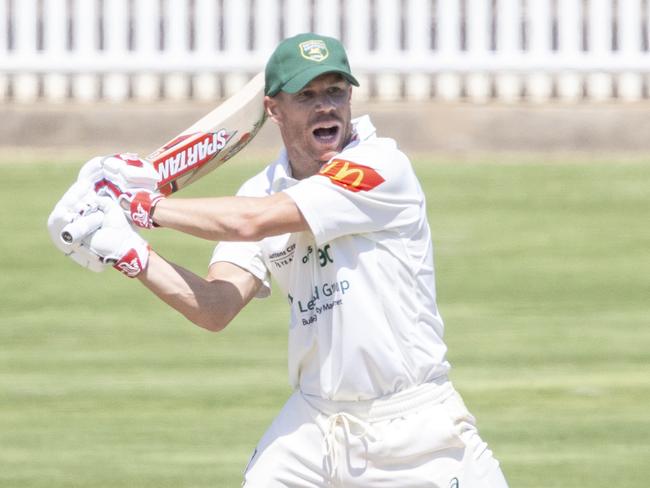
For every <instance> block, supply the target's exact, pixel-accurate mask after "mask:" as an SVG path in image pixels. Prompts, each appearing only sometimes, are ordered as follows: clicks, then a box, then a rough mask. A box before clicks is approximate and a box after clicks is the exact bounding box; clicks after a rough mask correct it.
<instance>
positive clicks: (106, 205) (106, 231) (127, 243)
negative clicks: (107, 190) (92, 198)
mask: <svg viewBox="0 0 650 488" xmlns="http://www.w3.org/2000/svg"><path fill="white" fill-rule="evenodd" d="M99 207H100V210H101V211H103V212H104V220H103V222H102V226H101V227H100V228H99V229H98V230H97V231H95V232H94V233H93V234H91V235H90V236H89V237H88V238H86V239H84V241H83V244H84V245H85V246H87V247H88V249H89V250H90V251H91V252H92V253H94V254H96V255H97V256H99V258H100V259H101V261H102V262H103V263H106V264H111V265H112V266H113V267H114V268H115V269H117V270H118V271H120V272H122V273H124V274H125V275H127V276H129V277H130V278H135V277H136V276H137V275H139V274H140V273H141V272H142V271H143V270H144V269H145V268H146V267H147V264H148V261H149V249H150V248H149V245H148V244H147V242H146V241H145V240H144V239H143V238H142V237H141V236H140V235H139V234H138V233H137V232H136V231H135V230H134V229H133V227H132V226H131V224H129V222H128V221H127V219H126V216H125V215H124V212H123V211H122V209H121V207H120V206H119V204H118V203H117V202H115V201H114V200H111V199H110V198H100V205H99Z"/></svg>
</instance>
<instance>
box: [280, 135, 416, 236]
mask: <svg viewBox="0 0 650 488" xmlns="http://www.w3.org/2000/svg"><path fill="white" fill-rule="evenodd" d="M393 144H394V143H393ZM370 146H371V147H367V145H366V147H361V146H359V147H358V148H357V149H351V150H348V151H344V152H342V153H340V154H339V156H338V157H336V158H334V159H333V160H331V161H330V162H329V163H327V164H326V165H325V166H323V168H322V169H321V170H320V172H319V173H318V174H316V175H314V176H311V177H309V178H306V179H304V180H301V181H300V182H299V183H297V184H296V185H294V186H292V187H290V188H287V189H286V190H284V191H285V192H286V193H287V194H288V195H289V196H290V197H291V198H292V199H293V200H294V201H295V203H296V205H297V206H298V208H299V209H300V211H301V212H302V214H303V216H304V217H305V220H306V221H307V223H308V224H309V227H310V229H311V231H312V233H313V234H314V237H315V239H316V243H317V244H318V245H321V244H323V243H325V242H329V241H331V240H333V239H335V238H337V237H341V236H344V235H349V234H364V233H370V232H377V231H381V230H396V231H398V230H399V228H400V227H402V226H406V225H408V224H411V223H413V222H417V220H418V218H419V213H420V207H421V205H422V204H423V202H424V196H423V194H422V191H421V189H420V186H419V183H418V182H417V178H416V177H415V174H414V173H413V169H412V167H411V164H410V162H409V160H408V158H406V156H405V155H404V154H403V153H401V152H400V151H398V150H397V149H396V148H394V146H393V147H392V148H391V147H390V146H389V147H386V146H387V145H386V144H383V145H382V144H372V145H370Z"/></svg>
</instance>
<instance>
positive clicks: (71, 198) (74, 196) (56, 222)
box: [47, 181, 107, 272]
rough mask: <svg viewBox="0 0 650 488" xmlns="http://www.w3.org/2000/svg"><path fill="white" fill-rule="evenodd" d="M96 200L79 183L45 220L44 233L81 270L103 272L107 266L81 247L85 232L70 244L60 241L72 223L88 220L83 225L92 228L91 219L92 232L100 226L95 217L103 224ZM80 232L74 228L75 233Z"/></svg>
mask: <svg viewBox="0 0 650 488" xmlns="http://www.w3.org/2000/svg"><path fill="white" fill-rule="evenodd" d="M96 199H97V195H96V194H95V192H94V191H93V189H92V185H91V184H90V182H88V181H78V182H76V183H74V184H73V185H72V186H71V187H70V189H69V190H68V191H67V192H66V193H65V194H64V195H63V197H62V198H61V200H59V202H58V203H57V204H56V205H55V207H54V210H52V213H51V214H50V216H49V217H48V219H47V229H48V232H49V234H50V238H51V239H52V242H53V243H54V245H55V246H56V248H57V249H58V250H59V251H61V252H62V253H63V254H64V255H65V256H67V257H69V258H70V259H72V260H73V261H74V262H75V263H77V264H79V265H80V266H82V267H84V268H88V269H90V270H91V271H95V272H100V271H104V269H106V267H107V264H106V263H104V262H103V261H102V260H101V259H100V258H99V256H97V255H96V254H95V253H93V252H91V251H90V249H88V247H87V245H85V244H84V242H83V239H82V238H83V237H84V233H87V232H86V231H80V232H79V233H78V235H75V236H74V237H75V239H70V240H69V241H66V240H64V239H62V238H61V235H62V233H63V231H64V229H66V228H69V226H70V225H71V224H72V223H73V222H76V221H79V220H83V219H82V218H83V217H87V219H85V220H84V221H83V222H82V223H88V224H91V222H90V220H91V218H90V216H91V215H92V221H93V222H94V223H92V225H93V226H95V228H96V227H98V226H99V225H100V224H97V217H98V216H99V217H100V220H103V219H102V218H101V217H102V215H103V214H102V212H101V211H99V208H98V205H97V203H96ZM81 227H83V225H82V226H81ZM79 228H80V227H77V229H79ZM90 230H93V229H88V231H90ZM76 237H79V238H78V239H77V238H76Z"/></svg>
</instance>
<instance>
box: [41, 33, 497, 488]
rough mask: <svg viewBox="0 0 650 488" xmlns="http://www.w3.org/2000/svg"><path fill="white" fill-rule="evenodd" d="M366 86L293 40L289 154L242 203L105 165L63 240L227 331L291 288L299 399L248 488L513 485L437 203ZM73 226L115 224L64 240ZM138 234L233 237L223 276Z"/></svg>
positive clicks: (279, 90) (90, 260)
mask: <svg viewBox="0 0 650 488" xmlns="http://www.w3.org/2000/svg"><path fill="white" fill-rule="evenodd" d="M353 86H358V82H357V80H356V79H355V77H354V76H353V74H352V72H351V70H350V66H349V63H348V59H347V55H346V52H345V50H344V48H343V46H342V45H341V44H340V42H339V41H337V40H336V39H333V38H330V37H324V36H320V35H317V34H313V33H306V34H301V35H298V36H295V37H291V38H288V39H285V40H283V41H282V42H281V43H280V44H279V45H278V46H277V48H276V49H275V51H274V52H273V54H272V55H271V57H270V58H269V60H268V62H267V65H266V69H265V88H264V93H265V97H264V107H265V110H266V114H267V116H268V118H269V119H271V120H272V121H273V122H274V123H275V124H277V126H278V127H279V129H280V134H281V136H282V141H283V143H284V148H283V149H282V151H281V152H280V154H279V156H278V158H277V159H276V160H275V161H273V162H272V163H271V164H269V165H268V166H267V167H266V168H265V169H264V170H263V171H261V172H260V173H259V174H257V175H256V176H254V177H253V178H251V179H250V180H248V181H246V182H245V183H244V184H243V185H242V187H241V188H240V190H239V192H238V193H237V195H236V196H234V197H218V198H201V199H189V198H187V199H182V198H165V197H164V196H163V195H162V194H160V193H158V192H157V191H156V190H155V188H156V178H157V175H156V174H155V172H152V170H151V167H149V166H148V165H147V162H146V161H141V160H139V159H138V158H137V157H135V156H133V155H118V156H113V157H108V158H94V159H93V160H91V161H90V162H88V163H87V164H86V165H85V166H84V167H83V168H82V170H81V173H80V175H79V178H78V180H77V182H76V183H75V184H74V185H73V186H72V187H71V189H70V190H69V191H68V192H67V193H66V194H65V195H64V197H63V198H62V200H61V201H60V202H59V203H58V204H57V206H56V207H55V209H54V211H53V213H52V215H51V216H50V219H49V223H48V225H49V228H50V232H51V235H52V239H53V240H54V242H55V244H56V245H57V246H58V247H59V248H60V249H61V250H62V251H63V252H64V253H65V254H67V255H68V256H69V257H71V258H72V259H73V260H74V261H76V262H77V263H79V264H81V265H82V266H85V267H88V268H91V269H93V270H95V271H99V270H101V269H103V268H105V267H107V266H114V267H116V268H117V269H118V270H120V271H121V272H123V273H124V274H126V275H127V276H130V277H133V278H136V279H137V280H138V281H140V282H141V283H142V284H143V285H144V286H146V287H147V288H148V289H149V290H151V291H152V292H153V293H154V294H155V295H157V296H158V297H160V298H161V299H162V300H163V301H164V302H165V303H167V304H168V305H169V306H171V307H173V308H174V309H176V310H178V311H179V312H180V313H182V314H183V315H184V316H185V317H187V318H188V319H189V320H190V321H192V322H194V323H195V324H197V325H198V326H200V327H203V328H206V329H208V330H211V331H220V330H222V329H223V328H224V327H226V326H227V325H228V323H230V321H231V320H232V319H233V318H234V317H235V316H236V315H237V314H238V313H239V311H240V310H242V309H243V308H244V307H245V306H246V305H247V304H248V303H249V302H250V301H251V300H252V299H253V298H256V297H257V298H263V297H266V296H268V295H269V293H270V291H271V280H272V279H273V280H274V281H275V283H276V286H277V288H278V292H279V293H282V294H283V296H285V297H286V300H287V305H288V306H289V308H290V323H289V327H288V333H289V348H288V354H289V380H290V383H291V385H292V386H293V394H292V395H291V396H290V398H289V399H288V401H287V403H286V404H285V405H284V407H283V408H282V410H281V411H280V412H279V414H278V415H277V417H276V418H275V420H274V421H273V423H272V424H271V426H270V427H269V429H268V430H267V432H266V433H265V434H264V436H263V437H262V439H261V440H260V441H259V443H258V445H257V446H256V448H255V449H252V457H251V459H250V462H249V464H248V466H247V467H246V469H245V473H244V483H243V486H246V487H247V488H262V487H264V488H269V487H271V488H276V487H278V488H279V487H292V488H321V487H346V488H353V487H390V488H400V487H404V488H418V487H422V488H424V487H438V488H504V487H507V483H506V481H505V479H504V476H503V474H502V472H501V469H500V467H499V463H498V462H497V460H496V459H495V458H494V456H493V454H492V452H491V451H490V449H488V447H487V445H486V443H485V442H484V441H483V440H482V439H481V437H480V436H479V433H478V430H477V427H476V422H475V419H474V417H473V416H472V415H471V414H470V412H469V411H468V410H467V408H466V407H465V405H464V403H463V401H462V399H461V397H460V395H459V394H458V393H457V392H456V390H455V389H454V386H453V385H452V383H451V382H450V380H449V378H448V373H449V370H450V365H449V362H448V361H447V360H446V351H447V347H446V345H445V343H444V341H443V329H444V327H443V321H442V318H441V316H440V313H439V310H438V306H437V304H436V285H435V278H434V265H433V246H432V240H431V232H430V229H429V225H428V222H427V215H426V204H425V197H424V193H423V191H422V188H421V186H420V184H419V182H418V180H417V177H416V175H415V173H414V171H413V168H412V166H411V163H410V161H409V159H408V157H407V156H406V155H405V154H404V153H402V152H401V151H400V149H399V147H398V145H397V143H396V142H395V141H394V140H392V139H388V138H384V137H380V136H379V135H378V134H377V133H376V130H375V127H374V126H373V125H372V122H371V120H370V118H369V117H368V116H362V117H359V118H355V119H353V118H352V116H351V106H350V100H351V94H352V87H353ZM98 182H101V183H98ZM106 188H109V189H110V190H111V191H109V192H106V191H99V189H103V190H106ZM73 216H74V217H73ZM72 218H76V219H78V220H79V221H80V222H84V219H90V218H93V219H96V220H97V219H98V220H99V229H97V230H95V231H94V232H92V233H91V234H90V235H88V236H87V237H85V238H84V239H83V240H82V241H81V243H79V244H75V245H67V244H65V243H62V242H61V239H60V233H61V230H62V228H63V227H64V226H65V225H67V224H68V223H69V222H70V221H71V219H72ZM136 227H143V228H155V227H166V228H169V229H174V230H177V231H179V232H184V233H187V234H191V235H193V236H196V237H199V238H203V239H210V240H213V241H218V242H219V243H218V244H217V245H216V248H215V250H214V253H213V255H212V259H211V261H210V265H209V269H208V271H207V276H206V277H205V278H203V277H200V276H197V275H195V274H194V273H192V272H190V271H188V270H187V269H185V268H183V267H182V266H180V265H178V264H175V263H172V262H169V261H167V260H165V259H164V258H163V257H161V255H159V254H158V253H157V252H155V251H154V250H153V249H151V248H150V246H149V245H148V244H147V242H145V240H144V239H143V238H142V237H141V236H140V235H139V234H138V232H136V230H135V228H136Z"/></svg>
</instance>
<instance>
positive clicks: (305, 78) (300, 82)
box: [281, 65, 359, 93]
mask: <svg viewBox="0 0 650 488" xmlns="http://www.w3.org/2000/svg"><path fill="white" fill-rule="evenodd" d="M326 73H338V74H340V75H341V76H343V78H345V79H346V80H348V81H349V82H350V83H352V84H353V85H354V86H359V82H358V81H357V79H356V78H355V77H354V76H352V75H351V74H350V73H348V72H347V71H344V70H342V69H339V68H334V67H332V66H327V65H317V66H313V67H310V68H308V69H306V70H304V71H301V72H300V73H298V74H297V75H296V76H294V77H293V78H291V79H290V80H289V81H287V82H286V83H285V84H284V86H282V88H281V91H283V92H286V93H297V92H299V91H300V90H302V89H303V88H304V87H306V86H307V85H308V84H309V82H311V81H312V80H313V79H314V78H316V77H318V76H320V75H324V74H326Z"/></svg>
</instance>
